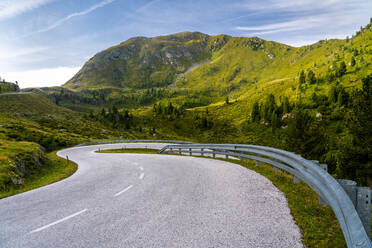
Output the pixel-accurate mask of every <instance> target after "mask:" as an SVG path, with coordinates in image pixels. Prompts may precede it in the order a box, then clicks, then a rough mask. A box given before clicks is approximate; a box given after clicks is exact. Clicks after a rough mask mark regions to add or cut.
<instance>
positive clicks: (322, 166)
mask: <svg viewBox="0 0 372 248" xmlns="http://www.w3.org/2000/svg"><path fill="white" fill-rule="evenodd" d="M319 166H320V167H321V168H322V169H323V170H325V171H326V172H328V164H319Z"/></svg>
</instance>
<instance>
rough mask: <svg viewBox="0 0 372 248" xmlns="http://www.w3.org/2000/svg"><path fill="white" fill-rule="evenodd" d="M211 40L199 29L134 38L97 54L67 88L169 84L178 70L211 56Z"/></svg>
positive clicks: (138, 86) (145, 86)
mask: <svg viewBox="0 0 372 248" xmlns="http://www.w3.org/2000/svg"><path fill="white" fill-rule="evenodd" d="M208 41H209V36H208V35H205V34H202V33H197V32H195V33H191V32H184V33H178V34H175V35H169V36H159V37H155V38H146V37H136V38H132V39H129V40H127V41H125V42H123V43H121V44H119V45H117V46H114V47H111V48H108V49H106V50H104V51H102V52H100V53H98V54H96V55H95V56H94V57H93V58H91V59H90V60H89V61H88V62H86V63H85V65H84V66H83V68H82V69H81V70H80V71H79V72H78V73H77V74H76V75H75V76H74V77H73V78H72V79H71V80H70V81H68V82H67V83H66V84H65V87H67V88H70V89H82V88H95V87H98V88H99V87H120V88H150V87H155V86H167V85H168V84H169V83H171V82H172V80H173V79H174V76H175V75H176V74H177V73H180V72H183V71H185V70H186V69H187V68H188V67H190V66H191V65H192V64H193V63H198V62H201V61H204V60H206V59H208V58H209V57H210V53H209V52H208V49H207V45H208Z"/></svg>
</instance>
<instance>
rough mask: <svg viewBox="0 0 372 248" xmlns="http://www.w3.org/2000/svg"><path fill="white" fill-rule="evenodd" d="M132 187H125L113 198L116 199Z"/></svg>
mask: <svg viewBox="0 0 372 248" xmlns="http://www.w3.org/2000/svg"><path fill="white" fill-rule="evenodd" d="M132 187H133V185H129V186H128V187H126V188H125V189H123V190H122V191H120V192H118V193H116V194H115V195H114V196H115V197H116V196H119V195H121V194H123V193H124V192H126V191H128V190H130V189H131V188H132Z"/></svg>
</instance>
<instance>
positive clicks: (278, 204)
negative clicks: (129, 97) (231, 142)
mask: <svg viewBox="0 0 372 248" xmlns="http://www.w3.org/2000/svg"><path fill="white" fill-rule="evenodd" d="M164 145H165V144H158V143H151V144H139V143H132V144H125V145H124V144H110V145H98V146H87V147H78V148H70V149H66V150H63V151H60V152H59V153H58V155H59V156H62V157H66V155H67V156H68V157H69V159H70V160H73V161H75V162H77V163H78V165H79V169H78V170H77V172H76V173H75V174H73V175H72V176H71V177H69V178H67V179H65V180H62V181H60V182H57V183H54V184H51V185H48V186H45V187H42V188H39V189H35V190H32V191H29V192H25V193H22V194H19V195H15V196H12V197H8V198H5V199H1V200H0V247H3V248H5V247H12V248H14V247H29V248H32V247H35V248H36V247H37V248H43V247H56V248H58V247H90V248H94V247H99V248H102V247H115V248H116V247H255V248H257V247H291V248H292V247H303V245H302V243H301V234H300V230H299V228H298V227H297V225H296V224H295V222H294V220H293V218H292V216H291V215H290V210H289V208H288V205H287V201H286V199H285V197H284V195H283V193H282V192H280V191H279V190H278V189H277V188H275V187H274V186H273V184H272V183H271V182H270V181H269V180H268V179H266V178H265V177H263V176H261V175H259V174H257V173H255V172H253V171H251V170H248V169H245V168H243V167H241V166H239V165H237V164H233V163H228V162H224V161H219V160H212V159H205V158H196V157H187V156H173V155H153V154H103V153H95V152H94V151H95V150H97V149H98V148H101V149H109V148H119V147H123V146H126V147H145V146H146V147H148V148H161V147H163V146H164Z"/></svg>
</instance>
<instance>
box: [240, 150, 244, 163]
mask: <svg viewBox="0 0 372 248" xmlns="http://www.w3.org/2000/svg"><path fill="white" fill-rule="evenodd" d="M242 155H243V152H240V155H239V158H240V161H243V160H244V158H243V156H242Z"/></svg>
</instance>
